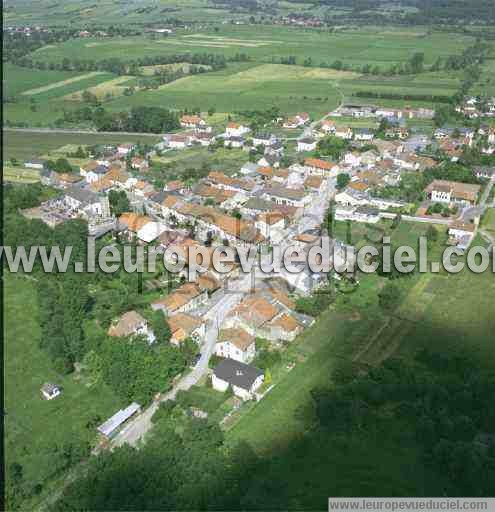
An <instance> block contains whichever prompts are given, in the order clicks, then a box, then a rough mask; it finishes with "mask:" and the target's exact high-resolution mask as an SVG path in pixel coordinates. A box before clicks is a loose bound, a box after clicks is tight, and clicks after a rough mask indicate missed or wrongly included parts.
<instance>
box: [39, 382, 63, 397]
mask: <svg viewBox="0 0 495 512" xmlns="http://www.w3.org/2000/svg"><path fill="white" fill-rule="evenodd" d="M40 391H41V394H42V396H43V398H44V399H45V400H53V399H54V398H57V396H59V395H60V394H61V393H62V390H61V389H60V387H59V386H57V385H56V384H52V383H51V382H46V383H45V384H43V386H41V390H40Z"/></svg>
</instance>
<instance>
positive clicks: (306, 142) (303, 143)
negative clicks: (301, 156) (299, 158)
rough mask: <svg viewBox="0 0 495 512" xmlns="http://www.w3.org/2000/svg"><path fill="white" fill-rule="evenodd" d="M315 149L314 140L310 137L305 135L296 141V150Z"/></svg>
mask: <svg viewBox="0 0 495 512" xmlns="http://www.w3.org/2000/svg"><path fill="white" fill-rule="evenodd" d="M315 149H316V140H315V139H313V138H311V137H305V138H304V139H299V140H298V141H297V151H298V152H301V151H314V150H315Z"/></svg>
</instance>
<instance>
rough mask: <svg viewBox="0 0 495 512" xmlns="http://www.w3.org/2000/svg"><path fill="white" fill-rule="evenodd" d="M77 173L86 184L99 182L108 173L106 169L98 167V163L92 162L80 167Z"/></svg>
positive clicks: (101, 166)
mask: <svg viewBox="0 0 495 512" xmlns="http://www.w3.org/2000/svg"><path fill="white" fill-rule="evenodd" d="M79 172H80V173H81V176H83V177H84V179H85V180H86V182H87V183H94V182H96V181H98V180H101V179H102V178H103V176H105V175H106V174H107V172H108V167H106V166H105V165H99V164H98V162H95V161H94V160H92V161H91V162H88V163H87V164H86V165H85V166H82V167H80V169H79Z"/></svg>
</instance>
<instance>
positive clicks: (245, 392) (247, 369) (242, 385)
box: [211, 359, 265, 400]
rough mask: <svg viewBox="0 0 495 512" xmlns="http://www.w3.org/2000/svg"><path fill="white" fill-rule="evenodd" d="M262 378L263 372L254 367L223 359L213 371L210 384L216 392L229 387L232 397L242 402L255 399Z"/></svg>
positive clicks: (223, 390)
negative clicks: (236, 397) (232, 393)
mask: <svg viewBox="0 0 495 512" xmlns="http://www.w3.org/2000/svg"><path fill="white" fill-rule="evenodd" d="M264 378H265V377H264V374H263V372H262V371H261V370H260V369H258V368H255V367H254V366H250V365H248V364H244V363H240V362H238V361H235V360H233V359H224V360H223V361H221V362H220V363H219V364H218V365H217V366H216V368H215V369H214V370H213V375H212V377H211V382H212V385H213V389H216V390H217V391H222V392H225V391H227V389H228V388H229V386H230V387H231V388H232V391H233V392H234V395H236V396H238V397H239V398H241V399H242V400H250V399H252V398H255V397H256V391H257V390H258V389H259V388H260V386H261V385H262V384H263V380H264Z"/></svg>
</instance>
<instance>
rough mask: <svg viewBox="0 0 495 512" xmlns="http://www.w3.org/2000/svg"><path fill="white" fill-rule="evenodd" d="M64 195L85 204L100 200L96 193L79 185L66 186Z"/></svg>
mask: <svg viewBox="0 0 495 512" xmlns="http://www.w3.org/2000/svg"><path fill="white" fill-rule="evenodd" d="M65 195H66V196H69V197H72V198H74V199H76V200H77V201H79V202H80V203H83V204H87V205H89V204H94V203H99V202H100V198H99V196H98V195H97V194H95V193H94V192H91V190H87V189H84V188H81V187H71V188H68V189H66V190H65Z"/></svg>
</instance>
